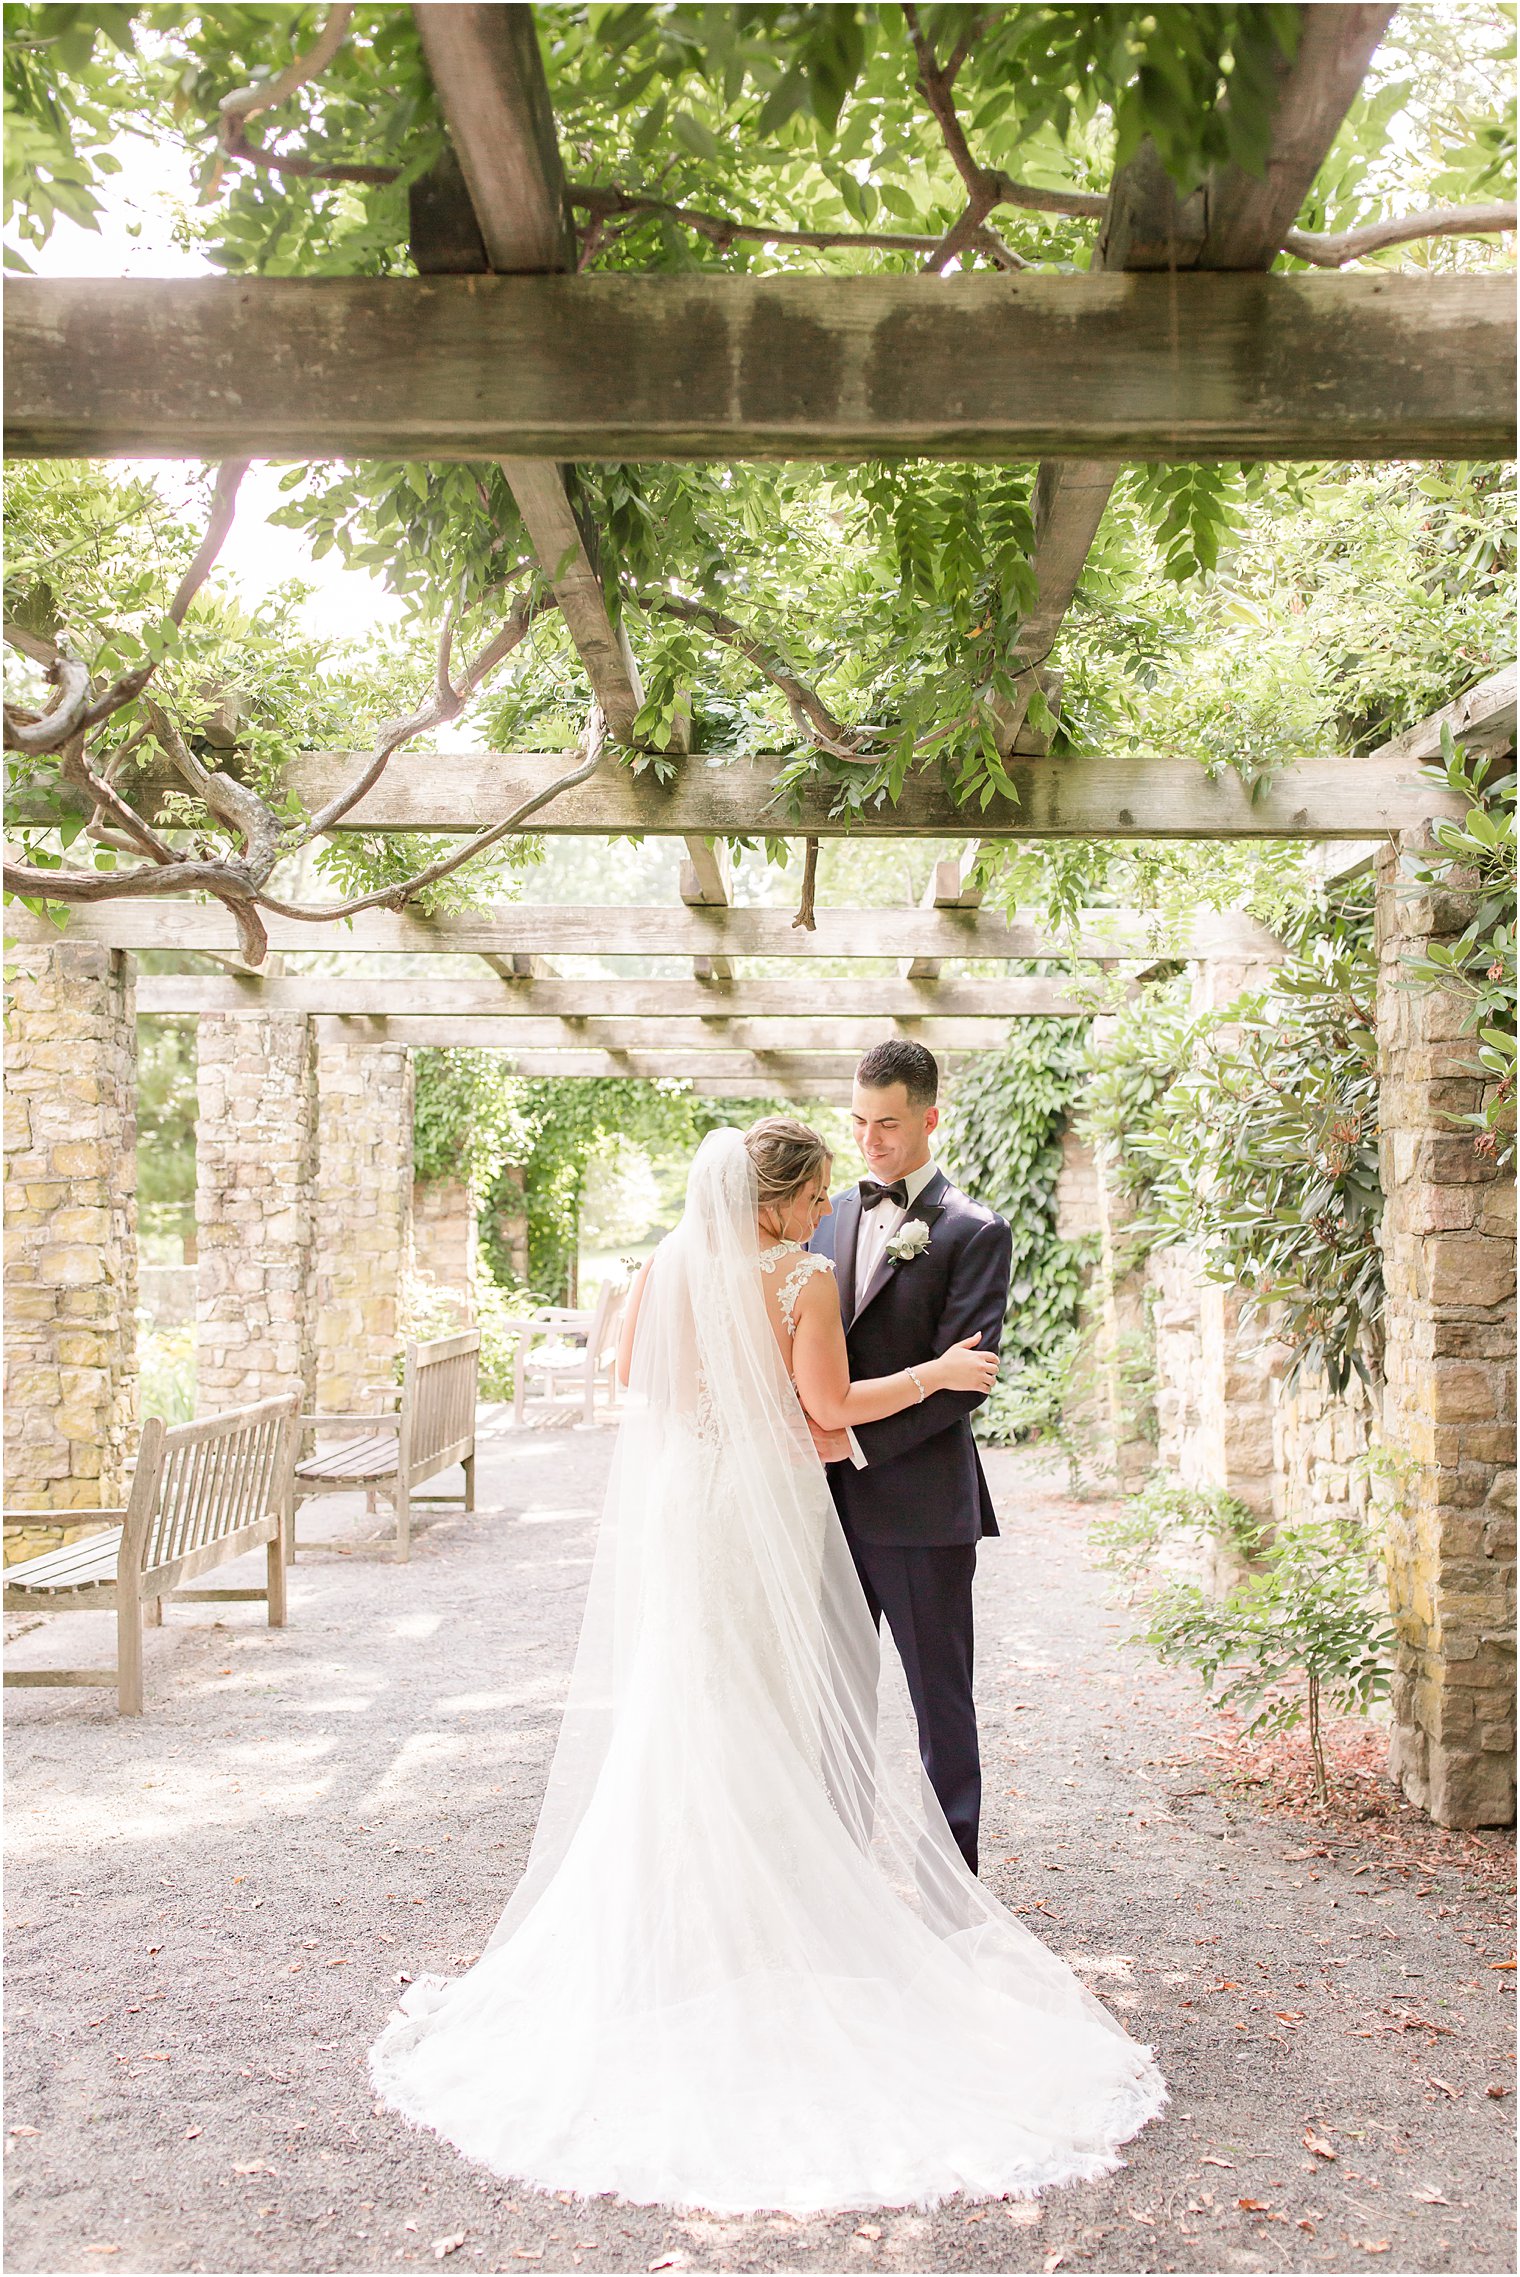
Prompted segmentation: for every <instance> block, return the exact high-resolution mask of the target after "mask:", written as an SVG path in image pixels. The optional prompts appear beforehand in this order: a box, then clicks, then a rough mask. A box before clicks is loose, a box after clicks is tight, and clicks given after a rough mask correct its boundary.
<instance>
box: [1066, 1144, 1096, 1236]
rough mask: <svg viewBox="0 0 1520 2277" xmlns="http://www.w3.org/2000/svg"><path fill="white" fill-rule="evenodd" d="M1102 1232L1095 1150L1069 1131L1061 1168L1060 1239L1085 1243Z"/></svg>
mask: <svg viewBox="0 0 1520 2277" xmlns="http://www.w3.org/2000/svg"><path fill="white" fill-rule="evenodd" d="M1102 1230H1103V1220H1102V1214H1101V1212H1100V1209H1099V1205H1098V1165H1097V1163H1096V1162H1095V1161H1094V1159H1093V1151H1092V1148H1091V1147H1090V1146H1088V1145H1087V1144H1086V1142H1085V1141H1084V1140H1082V1139H1080V1138H1078V1136H1077V1134H1076V1132H1075V1131H1074V1130H1071V1129H1070V1128H1068V1129H1066V1130H1064V1131H1063V1132H1062V1133H1061V1167H1060V1170H1059V1172H1058V1173H1057V1176H1056V1238H1057V1239H1058V1240H1060V1241H1085V1240H1088V1239H1089V1238H1090V1237H1091V1236H1093V1235H1095V1234H1100V1233H1101V1232H1102Z"/></svg>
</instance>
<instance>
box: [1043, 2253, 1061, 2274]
mask: <svg viewBox="0 0 1520 2277" xmlns="http://www.w3.org/2000/svg"><path fill="white" fill-rule="evenodd" d="M1065 2259H1066V2256H1065V2254H1064V2253H1047V2254H1046V2256H1045V2259H1044V2262H1043V2264H1042V2267H1043V2268H1044V2271H1045V2277H1053V2272H1054V2271H1055V2270H1057V2269H1059V2268H1060V2266H1061V2264H1062V2263H1063V2262H1064V2261H1065Z"/></svg>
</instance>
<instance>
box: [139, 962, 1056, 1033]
mask: <svg viewBox="0 0 1520 2277" xmlns="http://www.w3.org/2000/svg"><path fill="white" fill-rule="evenodd" d="M811 993H812V996H813V1000H814V1009H813V1011H812V1013H811V1014H810V1015H797V1016H794V1017H792V1018H782V1019H772V1018H760V1019H743V1018H736V1017H734V1016H732V1015H727V1016H722V1017H714V1016H713V1015H711V1014H699V1013H693V1014H690V1015H688V1016H687V1017H685V1018H674V1019H672V1018H666V1017H663V1016H659V1015H656V1016H653V1017H649V1018H641V1017H638V1016H630V1015H629V1014H627V1013H624V1012H618V1011H614V1010H613V1009H612V1007H611V1006H608V1007H606V1008H605V1009H604V1010H603V1011H601V1012H599V1013H592V1014H585V1015H581V1016H578V1017H576V1018H573V1019H565V1018H552V1017H542V1016H539V1015H536V1014H531V1013H527V1014H525V1013H521V1012H519V1011H518V1010H517V1008H516V1006H515V1005H512V1004H504V1003H502V1002H500V1001H497V1000H494V999H493V997H492V994H491V991H490V990H489V989H488V988H486V987H483V986H481V984H479V983H478V982H476V983H471V984H468V985H466V984H464V983H461V982H458V981H446V980H442V981H440V980H407V981H405V982H404V983H401V984H399V985H398V984H397V983H396V982H394V981H374V980H371V981H345V980H343V979H341V978H337V979H334V980H331V981H329V982H327V984H326V985H324V984H323V982H322V981H321V980H320V979H318V978H316V977H313V978H311V979H306V978H301V979H294V980H291V981H289V982H287V983H286V984H285V986H284V987H283V988H279V989H277V990H276V991H275V992H274V993H273V994H271V995H269V996H262V995H260V994H258V993H257V992H253V991H248V990H243V989H240V988H239V986H238V984H237V983H236V982H235V981H231V980H225V981H224V980H211V979H206V978H203V977H201V976H200V975H192V976H190V977H188V978H187V977H184V976H181V975H176V974H160V973H146V974H143V975H142V976H141V977H140V978H139V980H138V983H137V1009H138V1011H139V1013H142V1014H150V1013H151V1014H156V1015H164V1014H176V1015H185V1014H190V1015H194V1016H195V1017H197V1018H199V1017H200V1016H201V1015H202V1014H206V1013H233V1014H239V1013H241V1014H245V1015H247V1016H249V1017H253V1016H255V1015H258V1014H262V1013H267V1012H278V1011H285V1012H292V1011H301V1012H305V1013H308V1014H313V1015H317V1016H320V1017H322V1018H325V1019H354V1018H364V1019H385V1018H389V1017H393V1016H398V1015H399V1016H404V1017H405V1018H407V1019H485V1020H505V1021H507V1022H508V1023H509V1025H510V1027H511V1031H512V1033H511V1041H512V1043H513V1045H514V1046H520V1047H521V1048H522V1049H523V1050H525V1051H567V1050H579V1049H584V1048H589V1047H592V1046H595V1047H596V1048H598V1049H600V1050H604V1051H664V1050H666V1049H667V1048H668V1049H670V1050H673V1051H751V1052H816V1051H864V1050H865V1048H866V1046H867V1045H868V1044H870V1043H873V1042H875V1041H876V1040H878V1039H879V1038H880V1037H882V1036H885V1035H893V1034H895V1035H904V1036H913V1037H915V1038H916V1039H917V1041H918V1042H920V1043H923V1044H927V1045H928V1046H929V1047H930V1049H931V1050H933V1051H985V1050H988V1049H990V1048H991V1047H992V1046H993V1045H995V1044H996V1043H998V1042H999V1041H1000V1039H1001V1037H1002V1034H1003V1031H1004V1030H1005V1028H1006V1027H1007V1026H1008V1025H1009V1018H1010V1016H1009V1015H1005V1016H1004V1017H1003V1018H1001V1019H997V1020H987V1019H982V1018H973V1019H969V1020H958V1019H953V1018H950V1017H948V1016H946V1015H944V1014H941V1013H924V1014H920V1015H918V1016H916V1017H914V1018H912V1019H909V1020H897V1019H892V1018H891V1017H889V1016H885V1015H882V1014H879V1013H871V1012H854V1011H849V1010H839V1011H831V1010H829V1009H828V1008H827V997H826V994H825V991H824V990H823V989H821V988H814V989H813V990H812V992H811ZM854 993H855V992H854V990H853V989H851V990H849V991H848V992H847V1000H848V997H853V995H854ZM841 994H842V995H843V994H846V992H844V991H841ZM1087 1009H1088V1008H1087V1007H1085V1006H1084V1005H1083V1004H1082V1002H1081V1001H1080V999H1079V998H1077V997H1075V996H1073V994H1072V993H1071V991H1070V990H1069V989H1065V990H1063V989H1061V988H1059V987H1058V986H1056V985H1054V984H1053V983H1048V982H1047V983H1046V984H1044V986H1043V987H1040V986H1039V985H1036V986H1034V987H1032V988H1031V990H1030V992H1029V996H1028V999H1027V1001H1026V1005H1025V1008H1024V1011H1023V1012H1022V1013H1021V1014H1019V1015H1014V1016H1013V1017H1024V1018H1028V1017H1038V1016H1043V1017H1051V1016H1055V1017H1060V1018H1066V1019H1076V1018H1081V1017H1082V1016H1083V1014H1084V1012H1085V1011H1086V1010H1087Z"/></svg>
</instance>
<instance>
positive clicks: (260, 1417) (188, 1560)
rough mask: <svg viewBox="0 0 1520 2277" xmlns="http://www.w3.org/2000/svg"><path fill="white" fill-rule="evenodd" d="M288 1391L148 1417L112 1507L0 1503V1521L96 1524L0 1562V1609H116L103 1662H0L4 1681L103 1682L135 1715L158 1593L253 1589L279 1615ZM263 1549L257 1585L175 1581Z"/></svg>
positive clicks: (189, 1597)
mask: <svg viewBox="0 0 1520 2277" xmlns="http://www.w3.org/2000/svg"><path fill="white" fill-rule="evenodd" d="M300 1406H301V1399H300V1394H299V1392H287V1393H284V1394H283V1395H282V1396H281V1397H279V1398H278V1399H265V1400H260V1401H259V1402H258V1404H257V1405H256V1406H254V1407H237V1408H232V1409H229V1411H228V1412H227V1413H226V1414H225V1415H213V1416H208V1417H207V1419H206V1421H205V1422H203V1423H177V1424H175V1425H173V1426H172V1427H170V1426H169V1425H167V1424H165V1423H164V1422H163V1421H162V1419H161V1418H160V1417H159V1416H156V1415H150V1416H149V1417H148V1419H147V1421H146V1422H145V1423H144V1425H143V1427H142V1444H141V1446H140V1448H139V1450H138V1456H137V1469H136V1472H135V1473H134V1475H133V1479H132V1486H131V1491H130V1493H129V1495H128V1499H127V1505H126V1508H125V1509H124V1510H77V1511H76V1510H67V1511H38V1510H22V1511H7V1512H6V1513H5V1524H6V1525H7V1526H35V1525H37V1524H39V1523H43V1524H46V1523H47V1522H48V1520H49V1519H53V1520H56V1521H59V1522H62V1523H66V1524H68V1525H77V1524H81V1523H85V1522H89V1521H98V1522H99V1523H100V1524H101V1525H102V1526H104V1527H105V1529H106V1530H105V1531H104V1532H102V1533H98V1534H94V1535H91V1536H90V1537H89V1538H88V1539H86V1540H83V1541H78V1542H66V1543H65V1544H64V1545H63V1547H62V1548H61V1549H56V1550H45V1551H44V1552H43V1554H42V1555H41V1556H40V1557H35V1558H27V1559H26V1560H24V1562H22V1563H21V1564H19V1565H12V1566H7V1567H6V1569H5V1610H6V1612H8V1613H20V1612H28V1613H89V1612H114V1613H115V1615H116V1665H115V1667H114V1668H36V1669H32V1668H28V1669H14V1670H13V1669H7V1670H6V1672H5V1681H6V1683H7V1684H24V1685H34V1684H114V1685H115V1686H116V1700H117V1706H118V1707H119V1709H120V1711H121V1713H122V1714H123V1715H124V1716H136V1715H141V1713H142V1704H143V1689H142V1624H143V1619H144V1617H145V1616H146V1618H147V1619H149V1620H150V1621H153V1622H155V1623H158V1622H161V1621H162V1620H163V1608H164V1600H165V1599H166V1598H172V1599H173V1600H174V1602H175V1603H177V1604H223V1603H226V1602H229V1601H231V1600H233V1599H244V1598H260V1597H262V1598H264V1599H265V1600H266V1601H267V1603H268V1607H269V1625H270V1627H271V1628H275V1629H277V1628H282V1627H283V1626H284V1622H285V1563H286V1536H287V1535H288V1533H289V1528H290V1516H291V1507H292V1504H291V1493H292V1478H293V1473H294V1469H295V1458H296V1451H297V1424H298V1419H299V1415H300ZM261 1546H262V1547H263V1548H264V1549H265V1550H266V1551H267V1562H266V1579H265V1584H264V1587H263V1588H262V1589H186V1588H184V1587H182V1586H181V1585H182V1584H183V1583H185V1582H187V1581H193V1580H195V1579H196V1578H197V1577H198V1576H199V1575H201V1574H203V1573H208V1572H209V1571H210V1570H211V1569H212V1568H213V1567H215V1566H219V1565H226V1564H227V1563H229V1562H230V1560H231V1559H233V1558H239V1557H242V1556H243V1555H244V1554H245V1552H247V1551H249V1550H254V1549H258V1548H260V1547H261Z"/></svg>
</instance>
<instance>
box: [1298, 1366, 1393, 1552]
mask: <svg viewBox="0 0 1520 2277" xmlns="http://www.w3.org/2000/svg"><path fill="white" fill-rule="evenodd" d="M1284 1349H1285V1348H1284V1347H1278V1351H1279V1353H1281V1352H1282V1351H1283V1350H1284ZM1274 1375H1275V1377H1276V1380H1275V1381H1274V1384H1273V1401H1272V1516H1273V1519H1274V1521H1275V1522H1276V1523H1277V1524H1278V1525H1282V1524H1284V1523H1287V1522H1291V1523H1294V1524H1299V1523H1302V1522H1303V1521H1304V1520H1306V1519H1307V1520H1311V1521H1317V1520H1324V1519H1343V1518H1345V1517H1346V1516H1348V1514H1349V1515H1350V1516H1352V1517H1355V1518H1358V1519H1360V1520H1362V1521H1363V1522H1364V1523H1367V1522H1369V1521H1370V1520H1371V1518H1372V1507H1371V1506H1372V1484H1371V1477H1370V1474H1369V1470H1368V1466H1367V1463H1366V1460H1365V1457H1366V1455H1367V1453H1368V1450H1369V1448H1370V1447H1371V1446H1372V1443H1373V1438H1374V1435H1375V1433H1376V1431H1377V1428H1378V1403H1377V1400H1376V1398H1375V1397H1374V1396H1373V1395H1372V1394H1370V1393H1369V1392H1368V1391H1367V1389H1366V1387H1365V1386H1364V1385H1363V1383H1362V1382H1361V1379H1360V1378H1359V1377H1356V1376H1353V1377H1352V1379H1351V1382H1350V1383H1349V1385H1348V1386H1347V1388H1346V1389H1345V1391H1344V1392H1333V1391H1332V1390H1331V1389H1330V1386H1329V1384H1328V1383H1327V1382H1326V1380H1325V1378H1324V1376H1323V1375H1309V1374H1304V1375H1301V1376H1300V1377H1299V1379H1298V1381H1297V1383H1295V1384H1294V1386H1293V1389H1292V1390H1291V1391H1288V1390H1286V1389H1285V1388H1284V1381H1285V1377H1286V1370H1285V1369H1283V1370H1282V1371H1281V1373H1280V1374H1279V1373H1278V1372H1277V1371H1276V1370H1274Z"/></svg>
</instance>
